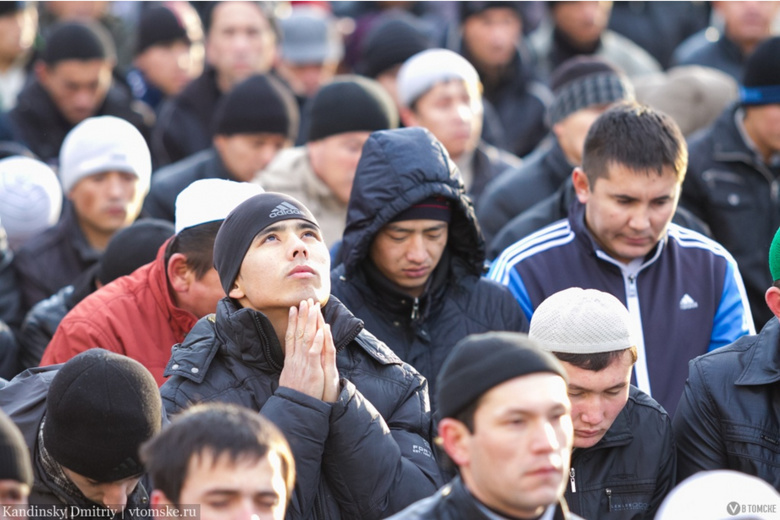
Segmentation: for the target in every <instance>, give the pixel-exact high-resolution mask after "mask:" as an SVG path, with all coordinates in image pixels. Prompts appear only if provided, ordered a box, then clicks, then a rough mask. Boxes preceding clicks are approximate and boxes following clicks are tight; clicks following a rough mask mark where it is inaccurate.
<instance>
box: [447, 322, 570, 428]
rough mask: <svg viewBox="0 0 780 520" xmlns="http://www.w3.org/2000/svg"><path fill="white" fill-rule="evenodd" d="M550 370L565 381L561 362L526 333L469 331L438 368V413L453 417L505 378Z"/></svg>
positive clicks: (565, 377) (566, 379) (507, 379)
mask: <svg viewBox="0 0 780 520" xmlns="http://www.w3.org/2000/svg"><path fill="white" fill-rule="evenodd" d="M538 372H550V373H553V374H556V375H559V376H561V377H562V378H563V379H564V381H566V382H568V380H569V379H568V377H567V375H566V371H565V370H564V368H563V366H561V364H560V362H559V361H558V360H557V359H555V356H553V355H552V354H550V353H549V352H544V351H543V350H541V349H540V348H539V346H538V344H537V343H536V342H535V341H533V340H531V339H529V338H528V336H527V335H525V334H521V333H517V332H488V333H486V334H472V335H470V336H466V337H465V338H463V339H462V340H460V341H459V342H458V343H456V344H455V346H454V347H453V349H452V351H451V352H450V354H449V355H448V356H447V359H445V360H444V364H443V365H442V367H441V370H440V371H439V376H438V378H437V379H436V382H437V388H436V393H437V397H438V401H439V414H440V416H441V417H455V416H456V415H458V413H460V412H461V411H462V410H464V409H465V408H466V407H468V406H469V405H470V404H471V403H473V402H474V401H476V400H477V399H479V398H480V397H481V396H482V394H484V393H485V392H487V391H488V390H490V389H491V388H493V387H494V386H498V385H500V384H501V383H503V382H505V381H509V380H510V379H514V378H516V377H520V376H527V375H529V374H535V373H538Z"/></svg>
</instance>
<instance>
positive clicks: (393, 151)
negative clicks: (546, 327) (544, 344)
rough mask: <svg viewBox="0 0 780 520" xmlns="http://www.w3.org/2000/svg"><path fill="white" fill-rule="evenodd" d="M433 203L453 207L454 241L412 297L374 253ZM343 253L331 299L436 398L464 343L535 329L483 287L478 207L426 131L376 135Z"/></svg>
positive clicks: (505, 294)
mask: <svg viewBox="0 0 780 520" xmlns="http://www.w3.org/2000/svg"><path fill="white" fill-rule="evenodd" d="M433 195H439V196H443V197H445V198H447V199H450V200H451V201H452V220H451V222H450V227H449V238H448V241H447V247H446V249H445V253H444V255H443V256H442V258H441V260H440V261H439V264H438V266H437V267H436V269H435V270H434V272H433V274H432V275H431V278H430V281H429V283H428V288H427V289H426V291H425V293H423V295H422V296H421V297H420V298H413V297H410V296H409V295H407V294H406V293H404V292H401V291H400V289H399V288H397V287H396V286H395V285H394V284H392V283H391V282H390V281H389V280H388V279H387V278H386V277H385V276H383V275H382V274H380V273H379V271H378V269H377V268H376V267H375V266H374V264H373V262H372V261H371V260H370V258H369V250H370V247H371V244H372V242H373V241H374V237H375V236H376V234H377V233H378V232H379V231H380V229H381V228H382V227H383V226H384V225H385V224H387V223H388V221H390V219H392V218H393V217H394V216H395V215H397V214H398V213H400V212H401V211H403V210H405V209H407V208H409V207H410V206H412V205H414V204H416V203H418V202H420V201H421V200H423V199H425V198H427V197H430V196H433ZM341 251H342V258H343V259H344V261H343V264H342V265H340V266H339V267H337V268H336V269H335V270H334V271H333V272H332V273H331V291H332V292H333V294H335V295H336V296H338V297H339V298H340V299H341V301H342V302H344V305H346V306H347V307H348V308H349V309H351V310H352V311H353V312H354V313H355V315H356V316H357V317H358V318H360V319H362V320H363V321H364V322H365V323H366V328H368V330H370V331H371V332H372V333H374V334H376V336H377V337H378V338H379V339H381V340H382V341H384V342H385V343H387V345H388V346H389V347H390V348H392V349H393V351H395V353H396V354H397V355H398V356H400V357H401V359H403V360H404V361H406V362H407V363H409V364H411V365H412V366H414V367H415V368H416V369H417V370H418V371H419V372H420V373H421V374H422V375H423V376H425V378H426V379H428V384H429V385H430V389H431V390H430V393H431V395H432V396H435V394H436V392H435V388H434V386H433V384H434V382H435V381H436V375H437V374H438V372H439V368H440V367H441V365H442V363H443V362H444V359H445V358H446V357H447V354H448V353H449V351H450V349H451V348H452V347H453V346H454V345H455V343H457V342H458V340H460V339H462V338H463V337H465V336H467V335H468V334H474V333H480V332H487V331H491V330H511V331H527V330H528V323H527V320H526V319H525V316H524V315H523V313H522V311H521V310H520V307H519V306H518V304H517V302H516V301H515V299H514V298H513V297H512V295H511V294H510V293H509V291H508V290H506V289H505V288H504V287H503V286H501V285H499V284H497V283H493V282H491V281H489V280H486V279H483V278H480V275H481V274H482V271H483V263H484V256H485V255H484V240H483V239H482V235H481V233H480V230H479V225H478V224H477V222H476V217H475V216H474V209H473V207H472V204H471V200H470V199H469V198H468V197H467V196H466V194H465V191H464V188H463V183H462V182H461V178H460V174H459V172H458V170H457V169H456V168H455V166H454V164H453V163H452V161H451V160H450V158H449V156H448V155H447V152H446V151H444V148H443V147H442V145H441V144H440V143H439V142H438V141H437V140H436V138H435V137H433V135H432V134H431V133H430V132H428V131H427V130H424V129H422V128H404V129H401V130H390V131H383V132H375V133H374V134H372V135H371V137H370V138H369V140H368V141H367V142H366V144H365V146H364V147H363V155H362V157H361V159H360V163H359V164H358V168H357V173H356V174H355V181H354V184H353V187H352V194H351V196H350V202H349V208H348V210H347V227H346V229H345V231H344V239H343V242H342V246H341ZM433 409H434V410H435V409H436V406H435V403H434V406H433Z"/></svg>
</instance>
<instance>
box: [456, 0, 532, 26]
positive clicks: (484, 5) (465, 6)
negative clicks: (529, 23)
mask: <svg viewBox="0 0 780 520" xmlns="http://www.w3.org/2000/svg"><path fill="white" fill-rule="evenodd" d="M522 3H523V2H516V1H515V2H458V6H459V7H460V21H461V22H463V21H465V20H466V18H468V17H469V16H473V15H475V14H479V13H481V12H482V11H484V10H486V9H493V8H496V7H504V8H509V9H512V10H513V11H515V12H516V13H517V15H518V16H520V17H521V19H522V5H521V4H522Z"/></svg>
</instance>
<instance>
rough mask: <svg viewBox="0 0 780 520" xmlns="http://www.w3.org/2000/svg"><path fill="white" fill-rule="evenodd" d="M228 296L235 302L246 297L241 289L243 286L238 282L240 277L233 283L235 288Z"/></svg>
mask: <svg viewBox="0 0 780 520" xmlns="http://www.w3.org/2000/svg"><path fill="white" fill-rule="evenodd" d="M228 296H230V297H231V298H233V299H235V300H240V299H241V298H243V297H244V296H246V293H245V292H244V290H243V289H242V288H241V284H240V283H239V281H238V277H236V280H235V281H234V282H233V288H232V289H230V292H229V293H228Z"/></svg>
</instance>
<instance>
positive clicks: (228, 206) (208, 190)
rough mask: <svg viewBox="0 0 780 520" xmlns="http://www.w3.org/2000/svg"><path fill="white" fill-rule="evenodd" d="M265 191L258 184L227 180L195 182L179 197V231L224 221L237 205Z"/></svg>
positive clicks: (177, 224)
mask: <svg viewBox="0 0 780 520" xmlns="http://www.w3.org/2000/svg"><path fill="white" fill-rule="evenodd" d="M264 191H265V190H263V188H261V187H260V186H259V185H257V184H252V183H249V182H235V181H229V180H227V179H201V180H199V181H195V182H193V183H192V184H190V185H189V186H187V187H186V188H184V189H183V190H182V192H181V193H179V195H178V196H177V197H176V211H175V216H174V220H175V223H174V226H175V228H176V234H177V235H178V234H179V232H180V231H181V230H182V229H187V228H190V227H193V226H199V225H200V224H206V223H208V222H216V221H218V220H225V217H227V216H228V213H230V212H231V211H233V209H234V208H235V207H236V206H238V205H239V204H241V203H242V202H244V201H245V200H246V199H248V198H250V197H254V196H255V195H258V194H260V193H263V192H264Z"/></svg>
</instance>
